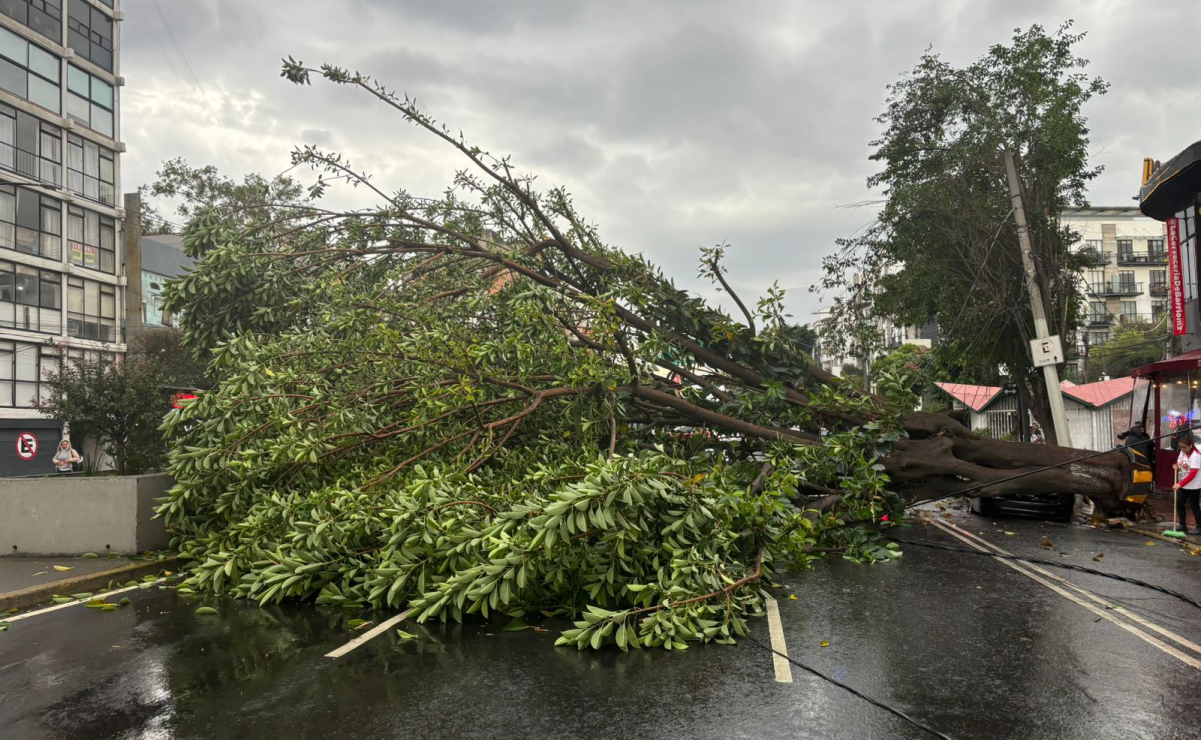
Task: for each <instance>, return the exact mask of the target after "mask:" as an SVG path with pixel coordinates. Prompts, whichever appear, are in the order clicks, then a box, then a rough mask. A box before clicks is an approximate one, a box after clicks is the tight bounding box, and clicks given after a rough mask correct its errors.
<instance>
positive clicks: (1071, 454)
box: [880, 411, 1131, 512]
mask: <svg viewBox="0 0 1201 740" xmlns="http://www.w3.org/2000/svg"><path fill="white" fill-rule="evenodd" d="M905 428H906V431H908V432H909V435H910V436H909V439H903V440H899V441H898V442H897V443H896V444H895V446H894V448H893V452H892V454H890V455H889V456H888V457H886V458H884V459H882V460H881V461H880V462H881V463H882V464H883V465H884V467H885V470H886V472H887V473H888V474H889V476H890V477H891V478H892V480H893V484H894V486H893V487H894V488H895V489H896V490H897V492H898V493H900V494H901V495H902V496H904V497H906V498H907V499H908V500H909V501H911V502H915V503H916V502H921V501H928V500H931V499H936V498H940V497H944V496H947V495H949V494H952V493H955V492H958V491H962V490H965V489H969V488H974V487H976V486H978V485H980V484H987V483H990V482H994V481H995V484H994V485H988V486H986V487H984V488H980V489H979V490H974V491H972V492H971V495H972V496H978V497H983V498H990V497H994V496H1007V495H1014V494H1053V493H1074V494H1081V495H1084V496H1088V497H1089V498H1090V499H1092V500H1093V502H1094V503H1095V504H1097V505H1098V506H1099V507H1100V508H1101V510H1102V511H1106V512H1111V511H1116V510H1117V509H1118V508H1120V505H1121V502H1122V500H1123V499H1124V498H1125V496H1126V492H1127V490H1128V489H1129V486H1130V481H1131V467H1130V461H1129V459H1128V458H1127V457H1126V456H1125V455H1123V454H1122V453H1120V452H1111V453H1106V454H1103V455H1098V456H1096V457H1092V458H1089V459H1088V460H1083V461H1079V462H1073V461H1077V460H1079V459H1080V458H1081V457H1084V456H1085V455H1088V454H1089V453H1088V452H1087V451H1084V450H1075V449H1071V448H1067V447H1058V446H1055V445H1050V444H1047V445H1032V444H1022V443H1020V442H1002V441H999V440H994V439H989V438H987V437H981V436H980V435H977V434H974V433H972V431H971V430H970V429H968V428H967V427H965V426H963V425H962V424H960V423H959V422H957V421H955V420H954V419H951V418H950V417H947V416H944V415H942V414H931V413H926V412H920V411H919V412H916V413H914V414H913V415H912V416H910V417H909V418H908V419H907V420H906V423H905ZM1055 465H1058V466H1059V467H1053V468H1052V467H1050V466H1055ZM1044 468H1050V469H1046V470H1044ZM1023 474H1024V476H1023V477H1020V478H1016V479H1013V478H1014V476H1017V475H1023Z"/></svg>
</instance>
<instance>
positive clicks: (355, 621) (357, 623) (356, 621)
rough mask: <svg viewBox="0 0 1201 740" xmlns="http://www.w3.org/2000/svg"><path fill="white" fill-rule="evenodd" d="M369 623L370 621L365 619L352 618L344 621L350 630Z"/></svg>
mask: <svg viewBox="0 0 1201 740" xmlns="http://www.w3.org/2000/svg"><path fill="white" fill-rule="evenodd" d="M369 624H371V622H368V621H367V620H366V619H352V620H350V621H349V622H347V623H346V626H347V627H349V628H350V629H352V630H357V629H362V628H363V627H366V626H367V625H369Z"/></svg>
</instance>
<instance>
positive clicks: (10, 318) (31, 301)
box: [0, 260, 63, 334]
mask: <svg viewBox="0 0 1201 740" xmlns="http://www.w3.org/2000/svg"><path fill="white" fill-rule="evenodd" d="M62 277H63V276H62V273H58V272H54V271H52V270H39V269H37V268H36V267H29V266H27V265H19V264H15V263H12V262H8V261H5V260H0V327H4V328H6V329H24V330H25V331H32V332H38V333H41V334H59V333H61V332H62V326H63V312H62V295H63V283H62Z"/></svg>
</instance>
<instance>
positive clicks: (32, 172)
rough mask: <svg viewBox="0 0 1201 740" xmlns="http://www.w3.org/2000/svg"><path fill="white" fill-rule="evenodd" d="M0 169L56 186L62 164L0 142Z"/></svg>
mask: <svg viewBox="0 0 1201 740" xmlns="http://www.w3.org/2000/svg"><path fill="white" fill-rule="evenodd" d="M0 169H5V170H8V171H9V172H15V173H17V174H18V175H24V176H25V177H28V178H29V179H31V180H36V181H37V182H41V183H46V184H48V185H53V186H54V187H58V186H59V185H61V184H62V181H63V166H62V164H61V163H59V162H55V161H53V160H49V159H46V158H45V157H41V156H38V155H37V154H34V153H33V152H27V151H25V150H24V149H18V148H16V147H15V146H13V145H12V144H6V143H4V142H0Z"/></svg>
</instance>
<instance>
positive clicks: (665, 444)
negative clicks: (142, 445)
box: [159, 61, 913, 649]
mask: <svg viewBox="0 0 1201 740" xmlns="http://www.w3.org/2000/svg"><path fill="white" fill-rule="evenodd" d="M312 72H313V70H310V69H307V68H305V67H303V66H302V65H301V64H300V63H298V62H293V61H289V62H287V63H286V64H285V66H284V75H285V76H287V77H289V78H290V79H292V80H293V81H295V82H301V83H303V82H307V81H308V80H309V79H310V75H311V74H312ZM321 74H322V76H323V77H325V78H326V79H327V80H330V81H332V82H335V83H338V84H345V85H350V86H353V87H355V88H358V89H360V90H363V91H366V92H368V93H369V94H371V95H374V96H375V97H376V98H377V99H379V100H380V101H381V102H383V103H384V104H386V105H387V106H390V107H392V108H393V109H395V110H397V111H398V112H399V113H400V114H401V115H402V116H403V117H404V118H405V119H406V120H408V121H409V122H411V123H413V124H415V125H416V126H417V127H418V128H420V129H422V130H424V131H426V132H428V133H431V134H433V135H434V136H436V137H437V138H439V139H441V140H442V141H443V142H445V143H447V144H449V145H450V146H452V147H454V148H456V149H457V150H458V151H459V152H460V153H461V154H462V155H463V156H464V157H465V158H466V159H467V160H468V162H469V165H470V169H469V170H467V171H464V172H461V173H459V174H458V176H457V177H456V178H455V183H454V186H453V187H452V188H450V189H449V190H448V192H447V193H446V194H445V195H444V197H442V198H439V199H426V198H420V197H417V196H414V195H411V194H409V193H407V192H404V191H397V192H385V191H383V190H381V189H378V187H377V186H375V185H374V184H372V183H371V181H370V180H369V179H368V178H367V176H366V175H365V174H363V173H361V172H359V171H358V170H356V169H355V168H354V167H353V166H352V165H351V163H350V162H348V161H347V160H346V159H345V158H343V157H341V156H339V155H337V154H328V153H324V152H321V151H319V150H317V149H315V148H312V147H306V148H303V149H300V150H298V151H297V152H296V153H295V155H294V160H295V162H296V163H297V164H304V165H309V166H312V167H314V168H315V169H316V170H317V171H318V172H319V173H320V174H321V177H322V180H321V181H320V182H319V186H318V187H317V188H315V191H314V193H315V194H317V195H319V194H321V192H323V190H324V187H325V183H327V182H330V181H333V180H339V179H341V180H349V181H351V182H353V183H355V184H357V185H358V186H360V187H366V188H370V189H371V190H372V191H373V192H374V193H375V194H376V195H377V196H378V198H379V200H380V206H379V207H378V208H376V209H373V210H370V211H363V212H355V213H340V212H336V211H330V210H326V209H323V208H321V207H319V206H318V205H315V204H306V205H304V206H303V207H292V208H283V209H281V210H280V211H279V214H278V217H277V218H276V219H274V220H273V221H272V222H269V223H256V224H253V225H250V226H249V227H247V226H243V225H240V224H238V223H236V222H235V221H234V220H231V219H230V218H229V217H228V214H227V213H225V212H223V211H222V210H221V209H211V208H208V209H202V210H201V211H199V212H198V213H197V215H196V217H195V218H193V220H192V221H191V223H190V224H189V225H188V227H187V229H186V231H185V233H184V240H185V244H186V245H187V248H188V249H189V251H190V253H192V254H194V255H196V256H198V257H199V259H200V263H199V265H198V266H197V268H196V270H195V271H194V272H192V273H191V274H189V275H187V276H185V277H183V278H182V279H180V280H179V281H176V282H175V283H173V284H172V286H171V288H170V292H169V296H168V302H169V305H170V307H171V309H172V310H173V311H175V312H176V313H179V314H181V315H182V316H183V317H184V319H183V322H182V325H183V330H184V336H185V339H186V341H187V343H188V344H189V345H190V346H191V347H192V348H193V350H194V351H199V352H205V353H208V355H209V356H211V358H212V362H211V365H210V368H209V375H210V377H211V379H212V380H213V381H214V387H213V388H212V390H210V391H206V392H201V393H200V394H198V395H199V397H198V398H197V399H196V400H194V401H189V402H185V403H184V404H183V408H182V409H180V410H179V411H176V412H172V413H171V414H169V415H168V417H167V420H166V421H165V423H164V425H163V427H164V430H165V432H166V433H167V435H168V437H169V438H170V440H171V443H172V452H171V467H172V472H173V473H174V475H175V477H176V480H177V481H178V484H177V485H176V486H175V488H174V489H172V491H171V492H170V494H169V498H168V500H167V501H166V503H165V504H163V506H162V507H161V508H160V510H159V511H160V514H161V516H162V517H163V518H164V519H165V520H166V522H167V524H168V526H169V528H170V530H171V531H172V533H173V536H174V540H173V542H174V544H175V546H176V547H177V548H178V549H179V550H180V552H181V553H182V554H183V555H185V556H186V557H189V558H192V559H193V560H194V569H193V577H192V579H191V587H192V588H204V589H212V590H218V591H222V592H226V593H231V594H233V595H236V596H238V597H243V598H252V599H255V600H257V601H259V602H261V603H268V602H277V601H282V600H284V599H305V600H315V601H317V602H318V603H325V604H339V605H342V606H346V607H350V608H354V607H363V606H368V605H370V606H374V607H392V608H399V607H402V606H406V605H407V606H410V607H412V608H415V609H417V610H418V612H417V613H418V615H419V619H421V620H426V619H443V620H460V619H463V618H465V617H466V616H467V615H469V614H480V615H483V616H490V615H493V614H504V615H507V616H508V617H510V618H522V617H529V616H539V615H543V614H547V615H552V614H554V615H565V616H569V617H571V618H572V619H574V620H575V626H574V627H573V628H572V629H570V630H567V631H566V632H565V633H564V634H563V635H562V638H561V642H562V643H568V644H573V645H577V646H579V647H581V648H584V647H594V648H595V647H599V646H601V645H604V644H615V645H617V646H618V647H619V648H621V649H630V648H636V647H642V646H662V647H664V648H669V649H679V648H684V647H687V645H688V644H689V643H691V642H695V641H720V642H727V641H730V640H731V639H733V638H734V637H735V636H736V635H740V634H744V633H745V630H746V623H745V620H746V618H747V616H749V615H751V614H756V613H759V611H760V609H761V606H762V603H763V598H764V591H763V586H764V585H765V583H766V582H767V581H768V580H769V579H770V578H772V577H773V574H776V573H778V572H780V571H782V570H784V569H786V568H789V567H804V566H805V565H807V564H808V563H809V562H810V561H811V560H812V559H813V558H814V557H818V556H819V555H820V554H821V553H823V552H827V551H832V552H838V553H843V554H844V556H845V557H849V558H851V559H855V560H863V561H875V560H886V559H890V558H892V557H895V556H896V555H897V554H898V553H896V552H895V551H894V550H892V549H890V548H887V547H882V546H881V545H880V544H879V542H878V541H877V539H876V538H875V536H874V535H872V534H871V533H869V532H867V531H865V530H863V529H861V528H859V527H856V526H845V523H846V522H847V521H848V520H857V521H859V520H862V521H874V520H877V519H879V518H880V517H881V516H883V515H885V514H888V513H892V514H893V515H897V514H899V513H900V505H901V503H902V502H901V500H900V498H899V497H898V496H896V495H895V494H891V493H889V492H888V491H887V490H886V485H887V483H888V477H887V475H885V474H884V472H883V466H882V465H880V464H878V463H876V462H875V460H876V459H877V458H878V457H879V456H880V455H882V454H884V453H885V452H886V451H887V450H888V448H889V445H890V444H892V443H893V442H895V441H897V440H899V439H901V438H902V437H904V436H905V432H904V431H903V430H902V429H901V428H900V425H901V422H902V419H903V415H904V410H905V409H909V408H912V406H913V399H912V397H911V396H910V395H909V394H907V393H906V391H905V390H904V388H903V387H902V386H901V385H899V384H898V383H896V382H895V381H893V380H891V379H890V378H888V377H885V378H884V379H883V380H882V387H883V389H884V391H885V393H886V395H887V396H889V397H894V396H895V397H896V398H897V399H899V400H898V401H897V402H895V403H894V402H890V401H887V400H885V399H883V398H880V397H876V396H869V395H866V394H864V393H862V392H859V391H856V390H854V389H852V388H849V387H847V386H844V385H843V384H841V383H840V382H839V381H837V379H834V378H832V377H831V376H829V375H828V374H826V373H823V372H822V371H821V369H820V368H818V367H816V366H814V365H813V364H812V361H811V360H810V359H809V356H808V355H807V354H806V348H803V347H801V346H800V345H799V344H798V343H797V342H796V341H795V339H796V337H797V336H798V327H795V326H793V325H790V324H788V323H787V321H786V317H785V316H784V315H783V313H782V303H783V293H782V292H781V291H779V290H778V289H776V288H771V289H769V290H768V291H767V294H766V295H765V296H764V297H763V298H761V299H760V300H759V301H757V302H755V303H754V304H749V305H753V306H754V308H753V309H751V308H749V307H748V308H747V309H746V310H745V312H744V316H742V317H741V318H742V319H743V320H742V321H739V320H736V319H735V318H733V317H731V316H729V315H727V314H725V313H723V312H721V311H718V310H716V309H714V308H712V307H710V306H708V305H707V304H705V303H704V302H703V301H701V300H700V299H698V298H696V297H694V296H691V295H689V294H688V293H686V292H685V291H682V290H680V289H679V288H677V287H676V286H674V285H673V284H672V283H671V281H670V280H668V279H667V278H665V277H664V276H663V275H662V274H661V273H660V272H659V271H658V270H657V269H656V268H655V267H654V266H653V265H651V264H649V263H648V262H646V261H645V260H644V259H642V258H641V257H638V256H632V255H628V254H625V253H623V252H621V251H620V250H618V249H616V248H614V247H611V246H609V245H606V244H604V243H603V242H602V241H601V240H600V237H599V235H598V233H597V231H596V229H595V228H594V227H593V226H591V225H589V224H587V223H586V222H584V220H583V219H582V218H581V217H580V216H579V215H578V214H577V213H576V211H575V210H574V207H573V205H572V202H571V199H570V196H569V195H568V194H567V193H566V192H564V191H562V190H558V189H554V190H549V191H539V190H535V189H534V187H533V178H532V177H529V176H525V175H517V174H514V171H513V165H512V164H511V163H510V161H509V160H508V159H502V158H495V157H491V156H490V155H487V154H486V153H484V152H482V151H481V150H480V149H478V148H476V147H473V146H471V145H469V144H467V143H466V142H465V141H463V140H462V138H461V136H456V135H454V134H452V133H451V132H449V131H448V130H446V129H445V128H443V127H440V126H438V125H437V124H436V122H434V121H433V120H432V119H430V118H429V117H428V116H427V115H425V114H424V113H422V112H421V111H419V110H418V109H417V108H416V106H415V105H413V103H412V102H411V101H409V100H408V99H402V98H399V97H397V96H395V95H393V94H392V93H390V92H389V91H387V90H386V89H385V88H383V87H382V86H380V85H378V84H377V83H374V82H372V81H371V80H369V79H368V78H366V77H363V76H361V75H358V74H357V73H350V72H347V71H345V70H341V69H338V68H335V67H325V68H323V70H322V72H321ZM703 258H704V261H705V267H704V269H706V270H708V271H709V274H710V275H711V277H712V279H714V280H716V281H718V282H719V283H720V282H722V277H721V275H722V272H723V267H722V264H721V260H720V255H719V254H716V253H714V252H707V253H706V254H705V255H703ZM244 290H249V291H250V292H251V293H253V295H249V296H243V295H241V292H242V291H244ZM743 305H744V306H747V305H748V304H743ZM823 427H824V428H828V429H829V430H830V431H831V434H830V436H829V437H827V438H826V439H825V440H824V444H823V442H822V440H821V438H819V436H818V434H817V430H818V429H819V428H823ZM831 481H837V482H838V485H839V491H838V492H837V493H836V494H834V495H832V496H823V497H822V499H821V501H820V502H819V501H814V500H811V499H809V498H807V497H806V496H804V495H802V494H801V493H800V492H799V490H804V489H806V488H810V489H811V490H815V491H822V492H825V493H828V492H829V489H826V488H824V483H825V482H831ZM813 487H816V488H813Z"/></svg>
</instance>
